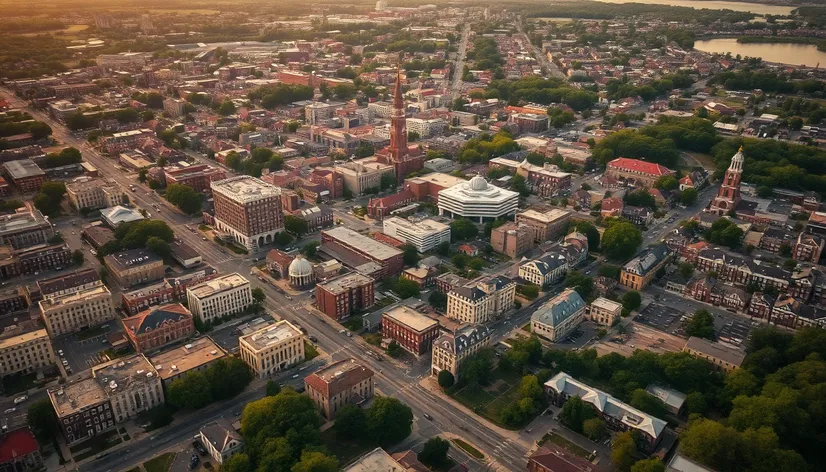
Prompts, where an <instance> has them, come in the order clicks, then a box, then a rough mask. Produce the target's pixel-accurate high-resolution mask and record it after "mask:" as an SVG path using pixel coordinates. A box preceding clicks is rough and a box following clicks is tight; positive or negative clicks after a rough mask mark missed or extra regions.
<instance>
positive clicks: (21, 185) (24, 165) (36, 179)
mask: <svg viewBox="0 0 826 472" xmlns="http://www.w3.org/2000/svg"><path fill="white" fill-rule="evenodd" d="M3 169H4V170H5V171H6V175H7V176H8V177H9V180H10V181H11V183H13V184H14V186H15V187H17V189H18V190H19V191H20V193H33V192H37V191H39V190H40V187H41V186H42V185H43V182H45V181H46V173H45V172H43V171H42V170H41V169H40V167H37V164H35V163H34V161H32V160H31V159H20V160H17V161H9V162H6V163H5V164H3Z"/></svg>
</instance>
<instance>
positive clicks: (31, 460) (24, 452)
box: [0, 427, 44, 472]
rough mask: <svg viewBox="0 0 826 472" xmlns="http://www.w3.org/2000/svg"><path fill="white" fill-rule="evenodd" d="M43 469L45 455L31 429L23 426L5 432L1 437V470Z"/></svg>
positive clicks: (11, 471)
mask: <svg viewBox="0 0 826 472" xmlns="http://www.w3.org/2000/svg"><path fill="white" fill-rule="evenodd" d="M43 469H44V467H43V455H42V454H40V445H39V444H38V443H37V439H35V437H34V433H32V430H31V429H29V428H28V427H22V428H18V429H14V430H12V431H4V432H3V436H2V438H0V470H2V471H3V472H23V471H27V470H43Z"/></svg>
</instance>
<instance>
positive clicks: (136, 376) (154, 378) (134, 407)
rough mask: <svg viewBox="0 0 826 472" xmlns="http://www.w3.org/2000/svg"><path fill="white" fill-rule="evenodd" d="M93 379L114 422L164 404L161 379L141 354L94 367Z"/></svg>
mask: <svg viewBox="0 0 826 472" xmlns="http://www.w3.org/2000/svg"><path fill="white" fill-rule="evenodd" d="M92 377H93V378H94V379H95V381H97V383H98V385H100V388H101V390H103V392H104V393H105V394H106V396H107V397H108V398H109V402H110V403H111V407H112V415H113V416H114V419H115V422H116V423H122V422H124V421H126V420H128V419H129V418H134V417H136V416H137V415H139V414H140V413H143V412H145V411H148V410H151V409H152V408H154V407H156V406H161V405H163V404H164V395H163V388H162V387H161V379H160V378H159V377H158V372H157V371H156V370H155V368H154V367H153V366H152V364H151V363H150V362H149V361H148V360H147V359H146V357H144V356H143V354H135V355H132V356H128V357H122V358H119V359H114V360H112V361H109V362H107V363H105V364H100V365H97V366H95V367H93V368H92Z"/></svg>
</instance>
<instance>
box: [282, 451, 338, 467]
mask: <svg viewBox="0 0 826 472" xmlns="http://www.w3.org/2000/svg"><path fill="white" fill-rule="evenodd" d="M290 471H291V472H337V471H338V459H336V458H335V457H334V456H328V455H326V454H324V453H323V452H317V451H303V452H302V453H301V460H300V461H298V462H297V463H296V464H295V465H294V466H293V467H292V468H291V469H290Z"/></svg>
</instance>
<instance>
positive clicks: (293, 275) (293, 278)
mask: <svg viewBox="0 0 826 472" xmlns="http://www.w3.org/2000/svg"><path fill="white" fill-rule="evenodd" d="M287 275H288V277H289V278H290V286H292V287H295V288H297V289H302V290H303V289H305V288H309V287H312V285H313V284H314V283H315V273H314V272H313V265H312V264H310V261H308V260H307V259H304V258H303V257H301V256H298V257H296V258H295V259H293V261H292V262H291V263H290V268H289V269H288V270H287Z"/></svg>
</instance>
